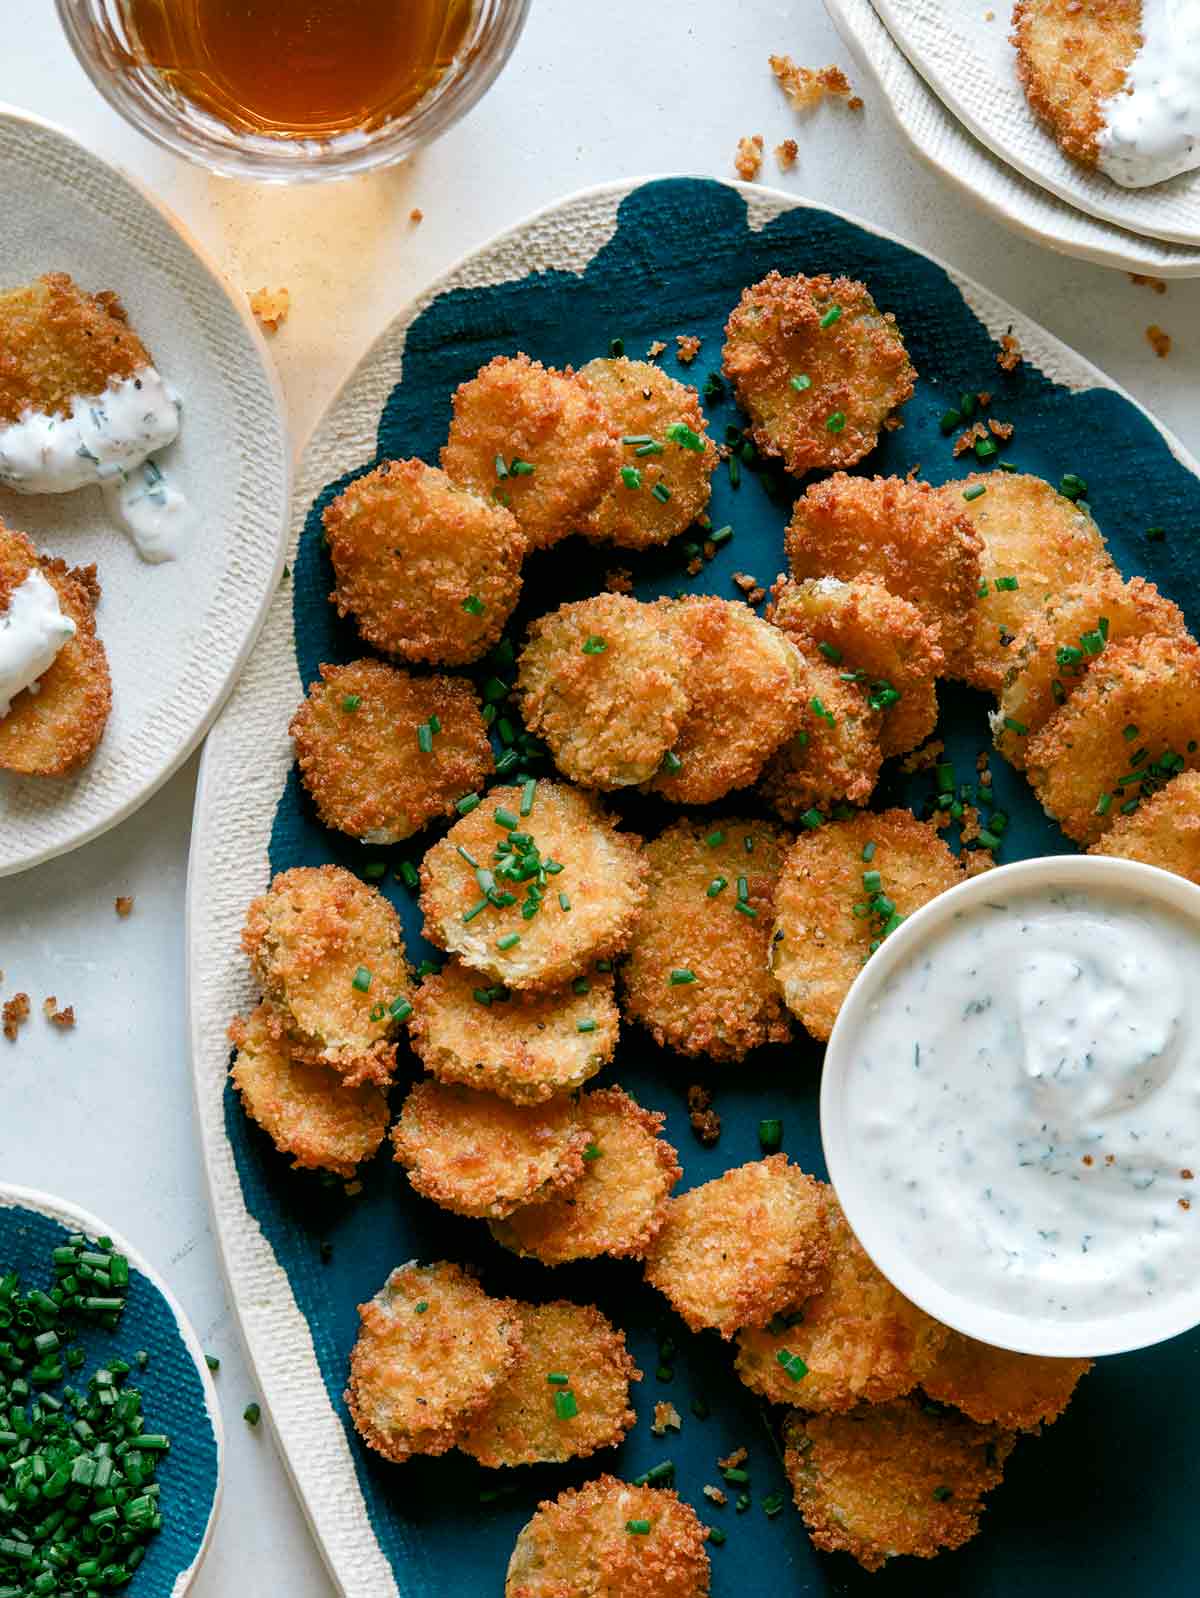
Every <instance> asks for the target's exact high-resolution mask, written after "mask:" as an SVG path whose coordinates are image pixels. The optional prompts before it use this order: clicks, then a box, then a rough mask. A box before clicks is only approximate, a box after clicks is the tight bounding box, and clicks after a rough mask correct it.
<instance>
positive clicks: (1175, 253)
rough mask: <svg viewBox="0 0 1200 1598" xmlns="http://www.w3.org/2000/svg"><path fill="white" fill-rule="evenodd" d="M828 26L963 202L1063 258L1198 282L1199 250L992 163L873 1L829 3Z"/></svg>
mask: <svg viewBox="0 0 1200 1598" xmlns="http://www.w3.org/2000/svg"><path fill="white" fill-rule="evenodd" d="M825 9H826V11H827V12H828V13H829V17H830V20H831V21H832V22H833V25H834V27H835V28H837V30H838V32H839V33H840V34H841V36H842V38H843V40H844V41H845V43H846V46H847V48H848V49H849V50H850V51H851V53H852V54H853V56H854V59H855V63H856V65H857V66H858V68H859V71H860V72H861V73H863V74H865V79H866V81H865V83H862V84H860V87H862V88H863V89H864V92H866V93H867V94H868V95H869V96H870V98H871V100H872V101H873V102H874V101H877V100H879V99H882V102H883V104H884V105H885V106H886V107H887V109H888V111H889V112H890V113H891V115H892V118H893V120H894V121H895V124H896V126H897V127H898V128H899V130H900V132H901V133H902V134H903V135H904V137H905V138H906V139H907V140H908V142H909V144H910V145H911V146H912V148H913V150H914V151H915V153H916V154H917V155H919V156H920V157H921V159H922V160H923V161H925V162H926V163H927V164H928V165H929V166H931V167H932V168H933V170H934V171H935V172H937V173H939V174H940V175H941V176H942V177H943V178H945V179H947V180H948V181H949V182H950V183H953V184H954V186H955V187H956V188H957V189H958V191H959V192H960V193H961V194H962V195H963V197H964V198H966V199H968V200H970V201H971V202H972V203H973V204H975V205H978V206H980V207H981V209H983V210H984V211H986V212H987V214H988V215H989V216H992V217H994V218H995V219H996V220H997V221H998V222H1003V223H1004V224H1005V225H1006V226H1008V227H1011V228H1013V229H1014V230H1015V231H1016V232H1017V233H1020V234H1022V235H1023V236H1024V237H1025V238H1028V239H1032V240H1033V241H1034V242H1035V243H1037V244H1044V245H1045V246H1046V247H1047V248H1048V249H1051V250H1056V251H1058V253H1059V254H1061V255H1072V256H1076V257H1078V258H1079V259H1080V260H1083V261H1095V262H1096V263H1097V264H1098V265H1100V266H1111V267H1115V268H1117V269H1118V270H1119V271H1122V272H1144V273H1148V274H1149V275H1151V276H1153V277H1164V278H1166V277H1200V249H1194V248H1189V247H1188V246H1187V245H1185V244H1171V243H1167V242H1166V241H1165V240H1160V239H1151V238H1145V237H1143V236H1142V235H1141V234H1138V233H1129V232H1126V230H1125V229H1124V228H1119V227H1114V226H1113V225H1112V224H1111V223H1109V222H1102V221H1101V220H1100V219H1099V218H1098V217H1094V216H1088V215H1086V214H1085V213H1084V212H1083V211H1077V210H1076V209H1075V207H1074V206H1073V205H1068V204H1067V202H1066V201H1065V200H1060V199H1058V198H1056V196H1055V195H1053V194H1051V193H1050V192H1049V191H1048V190H1047V189H1043V188H1041V187H1040V186H1039V185H1038V184H1036V183H1033V182H1031V181H1030V180H1029V179H1028V178H1024V177H1022V176H1021V174H1020V173H1019V172H1017V171H1015V170H1014V169H1013V168H1012V167H1010V166H1007V165H1006V164H1005V163H1004V162H1003V161H1001V160H999V159H998V158H997V157H996V156H994V155H993V154H992V153H991V151H990V150H988V149H987V148H986V147H985V146H984V145H983V144H981V143H980V142H979V140H978V139H976V138H975V137H974V136H973V135H972V134H970V133H968V132H967V130H966V128H965V127H964V126H963V124H962V123H961V122H960V121H959V120H958V118H957V117H956V116H953V115H952V114H951V112H950V111H948V110H947V108H946V106H945V105H943V103H942V102H941V100H939V99H938V97H937V95H936V94H934V92H933V90H932V89H931V88H930V87H929V85H928V84H927V83H926V82H925V79H924V78H923V77H922V76H921V75H920V73H919V72H917V71H916V69H915V68H914V67H913V66H912V65H911V64H910V62H909V60H908V57H907V56H906V55H905V54H904V52H903V50H901V49H900V46H899V45H898V44H897V43H896V41H895V40H894V39H893V38H892V36H891V34H890V33H889V32H888V30H887V29H886V28H885V27H884V25H883V23H882V22H881V21H880V20H879V16H878V14H877V13H876V11H875V8H874V7H873V6H872V4H871V0H825Z"/></svg>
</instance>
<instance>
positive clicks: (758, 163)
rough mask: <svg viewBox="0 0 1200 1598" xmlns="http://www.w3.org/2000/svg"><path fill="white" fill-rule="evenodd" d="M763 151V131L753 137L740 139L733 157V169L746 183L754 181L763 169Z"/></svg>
mask: <svg viewBox="0 0 1200 1598" xmlns="http://www.w3.org/2000/svg"><path fill="white" fill-rule="evenodd" d="M762 153H763V141H762V134H761V133H756V134H755V135H754V136H753V138H741V139H739V140H738V142H737V151H736V153H735V155H734V157H733V169H734V171H735V172H736V173H737V175H738V177H740V178H741V179H742V181H743V182H744V183H753V182H754V180H755V178H756V177H757V176H758V174H759V172H760V171H761V170H762V159H763V156H762Z"/></svg>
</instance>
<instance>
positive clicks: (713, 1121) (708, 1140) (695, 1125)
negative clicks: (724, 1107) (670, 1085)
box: [687, 1082, 721, 1148]
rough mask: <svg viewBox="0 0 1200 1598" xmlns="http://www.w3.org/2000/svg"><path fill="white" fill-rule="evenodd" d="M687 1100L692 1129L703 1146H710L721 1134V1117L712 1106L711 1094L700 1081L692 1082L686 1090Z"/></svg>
mask: <svg viewBox="0 0 1200 1598" xmlns="http://www.w3.org/2000/svg"><path fill="white" fill-rule="evenodd" d="M687 1102H688V1120H689V1121H690V1122H691V1126H692V1131H693V1132H694V1133H695V1134H696V1136H697V1137H698V1138H699V1139H700V1141H701V1143H703V1144H704V1146H705V1148H711V1147H712V1145H713V1144H714V1143H715V1142H716V1141H717V1139H718V1138H719V1137H720V1136H721V1117H720V1116H719V1115H718V1114H717V1112H716V1110H714V1109H713V1107H712V1094H711V1093H710V1092H709V1090H708V1089H707V1088H706V1087H704V1086H703V1085H702V1084H701V1083H699V1082H693V1083H692V1084H691V1086H690V1087H689V1088H688V1090H687Z"/></svg>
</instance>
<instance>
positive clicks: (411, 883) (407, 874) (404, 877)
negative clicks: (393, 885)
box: [396, 860, 421, 888]
mask: <svg viewBox="0 0 1200 1598" xmlns="http://www.w3.org/2000/svg"><path fill="white" fill-rule="evenodd" d="M396 875H397V876H398V877H399V878H400V881H401V882H402V883H403V884H404V886H405V887H406V888H419V887H420V886H421V873H420V872H419V871H418V870H417V868H416V866H414V865H413V863H412V861H411V860H401V862H400V864H399V866H398V867H397V868H396Z"/></svg>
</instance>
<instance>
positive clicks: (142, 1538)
mask: <svg viewBox="0 0 1200 1598" xmlns="http://www.w3.org/2000/svg"><path fill="white" fill-rule="evenodd" d="M222 1443H223V1439H222V1430H221V1419H220V1411H219V1408H218V1404H217V1396H216V1389H215V1388H214V1386H213V1381H212V1376H211V1374H210V1371H209V1369H208V1365H207V1363H206V1360H205V1356H204V1353H203V1351H202V1350H201V1347H200V1344H199V1342H198V1341H197V1338H196V1334H195V1332H194V1331H193V1330H192V1328H191V1327H190V1326H189V1324H188V1322H187V1319H186V1317H185V1316H184V1313H183V1311H182V1309H181V1308H180V1307H179V1305H178V1304H177V1303H176V1301H175V1299H174V1297H173V1296H172V1295H171V1292H170V1290H169V1289H168V1288H167V1286H166V1284H165V1283H164V1282H163V1281H162V1280H161V1278H160V1277H159V1276H158V1275H157V1274H156V1273H155V1272H154V1270H153V1269H152V1268H151V1267H150V1266H149V1265H148V1264H147V1263H146V1262H145V1260H143V1259H142V1257H141V1256H140V1255H139V1254H138V1253H137V1251H136V1250H134V1249H132V1248H131V1247H130V1246H129V1244H128V1243H126V1242H125V1241H124V1239H122V1238H120V1237H118V1236H117V1235H116V1234H115V1233H114V1232H112V1230H111V1229H110V1228H108V1227H106V1226H105V1225H104V1223H103V1222H101V1221H99V1220H97V1219H96V1218H95V1217H94V1216H92V1215H89V1214H87V1213H86V1212H84V1211H82V1210H79V1209H77V1208H76V1207H75V1206H74V1205H71V1204H68V1203H66V1202H65V1201H64V1200H62V1199H57V1198H52V1197H50V1196H49V1195H48V1194H45V1193H38V1192H34V1191H33V1190H32V1189H29V1188H21V1187H10V1186H5V1185H0V1598H27V1595H28V1598H32V1595H35V1594H36V1595H37V1598H59V1595H64V1598H65V1595H66V1594H78V1595H80V1598H93V1595H95V1598H100V1595H101V1594H103V1593H106V1592H112V1591H114V1590H117V1589H118V1588H119V1589H122V1590H128V1591H129V1592H130V1593H131V1594H134V1595H135V1598H166V1595H168V1594H169V1595H171V1598H179V1595H181V1594H183V1593H184V1592H186V1591H187V1589H188V1587H189V1586H190V1585H191V1582H192V1578H193V1577H194V1576H195V1574H196V1571H197V1570H198V1569H199V1567H200V1563H201V1561H202V1560H203V1558H204V1554H205V1552H206V1551H207V1548H208V1542H209V1538H210V1536H211V1532H212V1526H213V1522H214V1519H215V1516H216V1510H217V1503H218V1500H219V1498H220V1487H221V1454H222Z"/></svg>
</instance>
